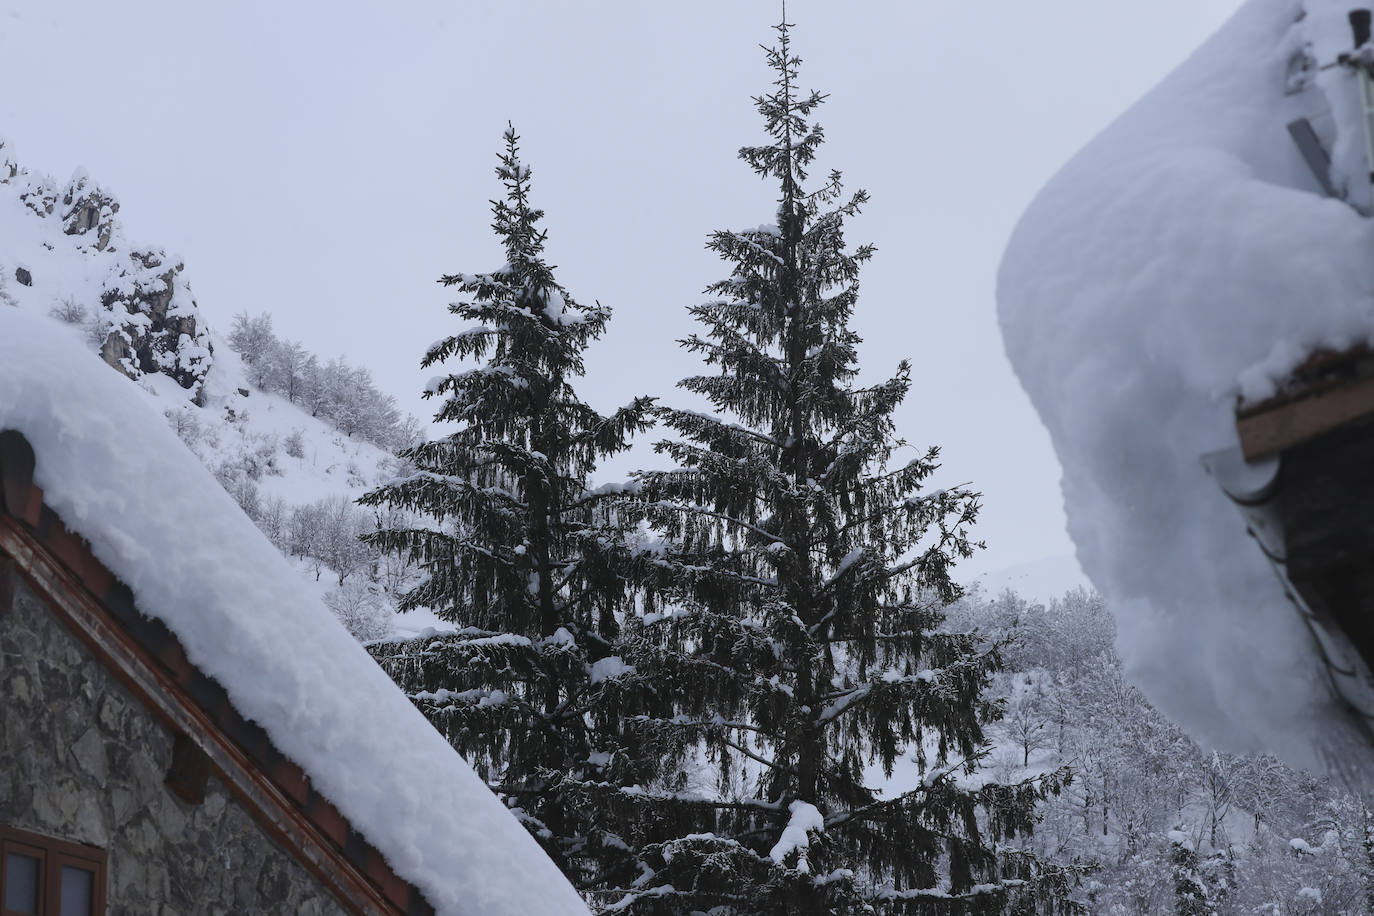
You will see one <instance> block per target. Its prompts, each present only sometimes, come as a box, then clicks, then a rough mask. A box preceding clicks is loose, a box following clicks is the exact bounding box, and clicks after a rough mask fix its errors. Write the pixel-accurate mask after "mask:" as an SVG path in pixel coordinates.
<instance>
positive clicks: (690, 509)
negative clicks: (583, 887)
mask: <svg viewBox="0 0 1374 916" xmlns="http://www.w3.org/2000/svg"><path fill="white" fill-rule="evenodd" d="M777 31H778V42H777V44H776V46H775V47H773V48H771V49H768V50H767V58H768V63H769V66H770V67H771V68H772V70H773V71H774V73H775V74H776V81H775V83H774V84H773V87H772V89H771V90H770V91H769V92H767V93H766V94H765V95H763V96H761V97H759V98H757V99H755V102H756V106H757V108H758V110H759V112H760V113H761V114H762V116H763V118H764V121H765V125H766V131H767V141H766V142H765V143H763V144H762V145H759V146H750V147H745V148H744V149H742V150H741V151H740V156H741V158H742V159H743V160H744V161H745V162H746V163H748V164H749V166H750V167H751V168H752V169H753V170H754V171H755V172H756V173H758V174H759V175H760V176H761V177H763V178H764V179H766V180H769V181H772V182H776V183H777V186H778V189H779V201H778V209H777V213H776V218H775V220H774V221H773V222H772V223H771V224H770V225H765V226H761V227H759V228H757V229H749V230H745V231H738V232H735V231H719V232H716V233H714V234H713V235H712V236H711V239H710V241H709V243H708V247H709V249H711V250H713V251H715V252H717V253H718V254H719V255H720V256H721V257H722V259H723V260H725V261H726V262H728V263H729V264H730V265H731V272H730V276H729V277H728V278H727V279H724V280H722V281H720V282H718V283H715V284H713V285H712V286H710V287H709V288H708V294H709V295H712V296H714V297H716V298H714V299H713V300H712V301H709V302H706V303H704V304H702V305H698V306H696V307H694V308H693V309H692V310H691V312H692V314H693V316H694V317H695V318H696V319H697V321H699V322H700V323H701V324H702V325H703V326H704V332H703V333H701V334H699V335H695V336H692V337H689V338H688V339H686V340H684V341H683V342H682V343H683V345H684V346H686V347H687V348H688V349H689V350H690V351H692V352H695V353H698V354H700V355H701V356H702V358H703V359H704V361H705V363H706V364H707V365H708V366H709V367H711V371H709V372H707V373H705V374H702V375H698V376H695V377H691V378H688V379H686V380H684V381H683V382H681V383H680V385H681V387H683V388H686V389H687V390H689V391H692V392H695V393H697V394H699V395H702V396H704V397H705V398H706V399H707V400H708V401H709V402H710V403H711V404H712V405H713V406H714V408H715V411H714V413H712V414H709V415H707V414H702V413H699V412H695V411H691V410H674V409H660V410H659V411H658V416H659V418H660V420H661V421H662V422H664V423H665V424H666V425H667V426H668V427H670V428H671V429H672V430H673V431H674V432H675V433H676V435H677V437H676V438H671V439H669V440H667V441H663V442H661V443H659V444H658V445H657V446H656V448H657V449H658V451H659V452H660V453H663V454H665V455H667V456H668V457H669V458H671V459H672V461H673V463H674V464H675V467H673V468H672V469H670V470H657V471H644V472H640V473H639V474H638V475H637V482H638V483H639V485H640V488H641V489H640V492H639V494H638V497H637V500H638V505H639V506H640V507H641V508H642V510H643V511H644V512H645V513H647V517H648V520H649V523H650V527H651V529H652V530H653V531H654V532H657V533H658V534H660V535H661V536H662V537H661V542H660V543H658V544H656V545H654V546H653V548H652V549H650V550H646V551H645V552H644V554H643V568H642V574H643V577H644V578H643V584H644V587H645V591H644V594H645V601H644V604H643V607H642V613H639V614H634V615H630V616H629V617H628V618H627V620H626V621H625V625H624V628H623V630H622V633H621V644H622V648H621V649H620V650H619V651H620V654H622V655H623V656H624V657H625V659H626V661H627V662H629V663H631V664H632V666H633V667H634V669H635V673H634V675H633V676H632V677H631V678H629V679H627V684H626V689H627V690H629V689H630V683H633V684H634V685H636V686H637V687H638V689H639V691H640V692H641V698H642V701H643V707H642V709H641V711H640V713H639V714H638V715H637V716H634V717H631V718H630V719H629V720H628V721H627V724H626V732H625V735H624V736H623V742H624V743H623V745H622V747H621V749H620V754H619V755H618V761H617V763H616V764H615V765H614V766H613V767H612V768H611V769H612V770H613V772H614V783H615V787H614V788H612V787H611V786H607V787H606V789H605V798H606V804H607V806H608V808H609V809H612V810H614V811H615V812H616V814H617V815H618V818H619V820H620V822H621V823H622V824H623V825H624V827H623V830H624V832H623V834H622V839H624V840H625V841H626V842H627V844H628V845H629V846H630V847H631V848H632V849H634V850H635V852H636V855H637V857H638V861H637V863H636V864H637V868H636V869H635V873H634V874H632V875H631V876H630V877H631V879H630V880H627V881H625V882H624V883H622V884H621V885H619V886H617V887H614V888H606V889H604V891H603V894H602V895H601V897H602V899H603V901H604V902H605V903H606V904H608V905H609V907H610V908H611V909H613V910H615V911H617V912H629V913H653V914H658V913H664V914H669V913H671V914H680V913H689V912H697V911H704V912H709V913H712V914H721V916H725V914H777V913H789V914H790V913H798V914H800V913H817V914H819V913H872V912H880V913H888V912H911V913H956V912H958V913H1002V912H1017V913H1024V912H1033V911H1035V910H1036V909H1037V908H1041V909H1044V910H1056V909H1061V908H1062V909H1069V908H1071V905H1070V904H1067V903H1065V902H1064V896H1065V891H1066V885H1067V877H1066V874H1065V872H1063V871H1062V870H1060V869H1058V868H1055V867H1053V866H1049V865H1046V864H1044V863H1042V862H1041V861H1039V860H1038V859H1036V858H1034V857H1032V856H1030V855H1026V854H1021V853H1017V852H1013V851H1011V850H1010V849H1008V848H1005V847H1003V846H1002V845H1001V844H1002V842H1003V841H1004V840H1007V839H1010V838H1013V837H1015V836H1017V835H1018V834H1021V833H1024V832H1026V831H1029V830H1031V828H1032V826H1033V824H1034V820H1035V810H1036V805H1037V803H1038V802H1039V801H1040V800H1042V799H1043V798H1044V797H1045V795H1046V794H1047V793H1051V792H1057V791H1058V790H1059V788H1060V787H1061V785H1062V784H1063V782H1064V780H1065V778H1066V774H1065V773H1064V772H1063V771H1054V772H1051V773H1049V774H1046V775H1042V776H1039V777H1034V778H1029V779H1025V780H1023V781H1020V782H1017V783H1014V784H1006V785H1004V784H997V783H995V782H990V781H989V782H979V781H978V780H976V779H974V775H975V771H976V769H977V765H978V762H979V760H980V759H981V758H982V757H983V755H984V754H985V752H986V750H987V747H988V741H987V738H986V736H985V734H984V726H985V725H986V724H987V723H988V722H989V721H990V720H992V719H993V718H995V716H996V713H997V704H995V703H993V702H991V701H989V700H988V699H987V698H986V697H985V694H984V691H985V688H986V686H987V685H988V683H989V680H990V678H991V677H992V675H993V674H994V672H996V671H997V670H998V668H999V665H1000V661H999V647H998V646H997V645H987V644H984V643H983V642H982V641H981V640H980V639H979V637H978V636H976V635H974V634H968V633H957V632H949V631H947V630H944V629H941V619H942V615H941V610H942V608H943V607H944V606H945V605H946V604H947V603H949V602H950V601H952V600H954V599H955V598H956V597H957V596H958V594H959V588H958V587H957V586H956V585H955V584H954V583H953V582H952V581H951V579H950V576H949V570H950V566H951V564H952V563H953V562H954V561H955V560H956V559H957V558H960V557H966V556H969V555H970V553H971V551H972V549H973V548H974V546H975V545H974V544H973V543H971V541H970V535H969V528H970V525H971V524H972V522H973V521H974V518H975V516H976V515H977V511H978V495H977V494H976V493H974V492H972V491H970V490H968V489H966V488H963V487H958V488H953V489H948V490H935V491H931V492H924V490H923V487H924V486H925V485H926V484H927V482H928V479H929V478H930V477H931V475H932V474H933V473H934V472H935V470H936V468H937V459H938V450H937V449H934V448H932V449H930V450H929V451H926V452H925V453H923V454H919V453H918V457H916V458H914V459H913V460H909V461H903V462H901V463H897V462H896V461H894V458H895V456H896V454H897V453H898V451H899V449H902V448H904V447H905V444H904V443H903V442H902V441H901V440H900V439H898V438H897V437H896V434H895V428H894V424H893V420H892V414H893V411H894V410H895V409H896V408H897V406H898V405H899V404H900V403H901V402H902V401H903V399H904V398H905V397H906V396H907V394H908V392H909V391H910V389H911V386H912V381H911V370H910V366H909V365H908V364H907V363H905V362H904V363H902V364H901V365H900V366H899V367H898V369H897V372H896V374H895V375H894V376H893V377H892V378H890V379H888V380H887V381H883V382H881V383H879V384H876V385H873V386H871V387H861V386H859V385H857V383H856V375H857V371H858V366H857V355H858V354H857V347H858V345H859V343H860V339H859V337H858V336H857V335H856V334H855V333H854V332H853V331H852V330H851V329H850V327H849V322H850V318H851V313H852V311H853V309H854V307H855V305H856V302H857V297H858V289H859V271H860V267H861V265H862V264H863V263H864V262H865V261H867V260H868V259H869V257H870V256H871V254H872V253H873V248H872V247H870V246H866V245H865V246H860V247H858V248H854V249H852V250H851V249H849V248H847V247H846V244H845V238H844V229H845V222H846V219H847V218H849V217H851V216H854V215H855V214H856V213H858V212H859V209H860V207H861V205H862V204H863V203H864V202H865V201H866V199H867V198H866V195H865V194H864V193H863V192H859V193H857V194H854V195H852V196H846V195H845V193H844V191H843V189H842V186H841V181H840V175H839V173H837V172H831V173H830V174H829V176H828V177H827V178H826V179H825V180H824V181H821V182H819V183H818V184H816V185H814V186H808V171H809V170H810V168H811V166H812V163H813V160H814V159H815V157H816V154H817V151H818V148H819V147H820V146H821V143H822V139H823V133H822V130H821V128H820V126H819V125H817V124H815V123H813V122H812V121H811V116H812V114H813V112H814V111H815V109H816V108H817V106H819V105H820V104H821V103H822V101H823V99H824V96H822V95H821V94H820V93H816V92H809V93H804V92H801V91H799V90H798V88H797V75H798V65H799V63H800V61H799V59H798V58H797V57H796V56H795V55H794V54H793V51H792V49H791V47H790V41H789V26H788V24H787V23H786V22H785V21H784V22H783V23H782V24H780V25H779V26H778V27H777ZM934 396H944V395H940V394H936V395H934ZM908 754H912V755H914V757H915V761H916V765H918V766H919V770H920V773H921V778H920V780H919V784H918V787H916V788H914V789H912V790H911V791H907V792H904V793H901V794H897V795H894V796H888V797H884V795H883V794H882V793H881V792H880V791H879V790H878V788H876V787H875V785H874V781H875V779H876V778H877V771H875V769H872V768H871V767H872V766H873V765H874V764H876V765H877V770H880V771H881V772H882V773H885V774H886V775H888V776H891V775H892V773H893V771H894V768H895V767H896V766H897V765H898V764H899V762H900V763H901V765H902V766H903V767H905V766H908V765H910V764H909V761H908V759H907V756H906V755H908ZM703 770H708V771H710V772H712V773H714V774H715V775H714V777H713V778H712V779H710V780H709V782H708V783H706V784H704V785H703V782H702V780H701V772H702V771H703ZM694 780H695V783H694Z"/></svg>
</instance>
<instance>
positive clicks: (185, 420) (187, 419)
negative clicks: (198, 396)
mask: <svg viewBox="0 0 1374 916" xmlns="http://www.w3.org/2000/svg"><path fill="white" fill-rule="evenodd" d="M162 414H163V416H165V417H166V418H167V423H168V425H169V426H171V427H172V431H173V432H175V433H176V434H177V437H178V438H179V439H181V441H182V442H185V443H186V444H187V445H188V446H191V447H194V446H195V445H196V443H197V442H199V441H200V437H201V436H202V435H203V434H204V432H205V427H203V426H202V425H201V423H200V420H199V419H198V418H197V417H196V415H195V409H194V408H192V407H185V406H183V407H170V408H168V409H167V410H164V411H163V412H162Z"/></svg>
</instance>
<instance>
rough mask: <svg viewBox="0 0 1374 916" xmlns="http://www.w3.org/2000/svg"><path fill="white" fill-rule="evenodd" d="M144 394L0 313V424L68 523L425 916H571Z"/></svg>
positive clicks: (429, 732)
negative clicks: (33, 462) (14, 434)
mask: <svg viewBox="0 0 1374 916" xmlns="http://www.w3.org/2000/svg"><path fill="white" fill-rule="evenodd" d="M156 403H157V401H156V399H155V398H154V396H153V395H152V394H150V393H147V392H140V390H139V389H138V388H137V387H136V386H133V385H130V384H129V383H128V382H127V381H125V380H124V379H122V378H120V377H119V375H117V374H116V373H114V372H111V371H110V370H109V369H108V368H107V367H105V366H103V365H102V364H101V363H100V362H99V361H98V360H97V359H96V358H95V357H93V356H92V355H91V354H90V353H89V351H88V350H87V349H86V348H84V347H83V346H82V345H81V342H80V341H78V340H73V339H72V338H71V335H69V334H67V333H64V329H63V328H62V326H61V325H59V324H57V323H55V322H53V321H52V320H50V319H48V318H47V317H45V316H41V315H34V314H31V313H28V312H26V311H24V310H21V309H14V308H5V307H0V429H17V430H19V431H20V432H22V433H23V434H24V435H25V436H26V437H27V438H28V440H29V442H30V443H31V444H32V445H33V448H34V452H35V455H36V458H37V469H36V474H35V482H36V483H37V484H38V485H39V486H41V487H42V488H43V491H44V499H45V501H46V502H47V503H48V504H49V505H51V506H52V507H53V509H54V510H55V511H56V512H57V514H58V515H59V516H60V517H61V518H62V520H63V521H64V522H65V523H66V524H67V526H68V527H70V528H71V529H73V530H74V531H76V532H77V533H79V534H81V535H82V536H84V537H85V538H87V539H88V540H89V541H90V543H91V548H92V552H93V553H94V554H95V556H96V557H97V558H98V559H100V561H101V562H102V563H104V564H105V565H106V566H107V567H109V569H110V570H111V571H113V572H114V573H115V574H116V575H117V576H119V578H120V579H122V580H123V581H124V582H125V583H126V584H128V585H129V587H130V588H131V589H132V590H133V593H134V597H135V601H136V603H137V605H138V607H139V609H140V610H141V611H143V612H144V613H146V614H149V615H151V616H153V617H156V618H157V619H159V620H161V621H162V622H163V623H164V624H166V625H167V627H168V628H169V629H170V630H171V631H172V632H173V633H175V634H176V636H177V638H178V639H179V640H180V641H181V643H182V645H183V646H184V647H185V649H186V653H187V655H188V657H189V658H190V660H191V661H192V662H193V663H194V664H195V665H197V666H198V667H199V668H200V669H201V670H203V671H205V672H206V673H207V674H209V675H211V676H212V677H214V678H215V679H216V680H218V681H219V682H220V683H221V684H223V685H224V687H225V689H226V691H227V692H228V694H229V697H230V700H231V701H232V702H233V704H234V706H235V707H236V708H237V709H238V710H239V711H240V712H241V713H243V714H244V715H245V716H246V717H248V718H249V719H251V720H253V721H254V722H257V723H258V724H259V725H261V726H262V727H263V728H264V729H265V730H266V731H267V733H268V735H269V736H270V737H271V739H272V741H273V743H274V744H276V746H277V747H278V748H279V749H280V750H281V751H282V752H283V753H284V754H286V755H287V756H288V757H290V758H291V759H292V760H294V761H295V762H296V763H298V764H299V765H300V766H301V767H302V768H303V769H304V770H305V771H306V772H308V773H309V774H310V776H311V780H312V782H313V784H314V785H315V786H317V787H318V788H319V789H320V791H321V792H323V793H324V794H325V795H326V796H327V797H328V798H330V799H331V800H332V801H333V802H334V803H335V804H336V805H337V806H338V808H339V810H340V811H341V812H343V814H344V815H345V816H346V817H347V818H348V819H349V820H350V822H351V823H352V824H353V825H354V826H355V827H356V828H357V829H359V830H360V831H361V832H362V833H363V834H364V835H365V836H366V837H367V838H368V840H370V841H371V842H372V843H373V844H374V845H375V846H376V847H377V848H378V849H379V850H381V852H382V853H383V855H385V856H386V858H387V860H388V862H389V863H390V864H391V866H392V868H393V869H394V870H395V871H396V873H397V874H398V875H400V876H402V877H403V878H406V879H407V880H409V881H411V882H412V883H414V884H415V885H416V886H417V887H419V888H420V889H421V890H422V891H423V892H424V893H425V895H426V897H427V898H428V899H429V900H430V901H431V902H432V903H433V904H434V905H435V907H436V909H437V910H438V912H439V913H440V914H474V916H475V914H502V913H505V914H511V916H516V914H520V916H538V914H548V916H555V914H573V913H585V912H586V910H585V907H584V906H583V904H582V902H581V900H580V898H579V897H578V895H577V893H576V892H575V891H574V890H573V889H572V887H571V886H570V885H569V884H568V883H567V881H566V880H564V878H563V877H562V875H560V874H559V872H558V870H557V869H556V868H555V867H554V865H553V863H552V862H550V861H549V860H548V858H547V857H546V856H545V855H544V853H543V852H542V850H540V848H539V846H538V845H537V844H536V843H535V841H534V840H533V839H532V838H531V837H530V835H529V834H528V833H527V832H526V830H525V829H524V828H523V827H522V826H521V825H520V824H519V823H518V822H517V821H516V820H515V818H514V817H513V816H512V815H511V814H510V812H509V811H507V810H506V809H505V807H504V806H503V805H502V804H501V803H500V802H499V801H498V800H497V798H496V797H495V796H494V795H493V794H492V793H491V792H490V791H489V790H488V789H487V787H486V785H485V784H483V782H482V781H481V780H480V779H479V778H478V777H477V775H476V774H475V773H473V771H472V770H471V769H470V768H469V767H468V766H467V764H466V763H464V762H463V760H462V759H461V758H460V757H459V756H458V754H457V753H456V752H455V751H454V750H453V748H452V747H450V746H449V744H448V742H447V741H446V740H445V739H444V738H443V736H441V735H440V734H439V733H438V732H437V731H435V730H434V728H433V727H432V726H430V724H429V723H428V722H427V721H426V720H425V718H424V717H423V716H422V715H421V714H420V713H419V712H418V711H417V710H416V709H415V707H414V706H413V705H412V704H411V703H410V701H409V700H407V699H406V697H405V696H404V695H403V694H402V693H401V692H400V691H399V690H398V689H397V688H396V687H395V685H394V684H392V682H391V681H390V679H389V678H388V677H387V676H386V674H385V673H384V672H383V671H382V670H381V668H379V667H378V666H377V665H376V664H375V662H373V660H372V659H371V658H370V657H369V656H368V654H367V653H366V651H365V650H364V649H363V648H362V647H361V646H360V645H359V644H358V643H357V642H356V641H355V640H354V639H353V638H352V637H351V636H350V635H349V634H348V632H347V631H346V630H345V629H344V628H343V626H342V625H341V624H339V623H338V621H336V620H335V619H334V618H333V616H332V615H331V614H330V612H329V611H328V610H327V609H326V608H325V607H324V606H323V604H322V603H321V602H320V600H319V597H318V596H317V595H316V594H315V593H313V592H312V591H311V590H310V589H309V587H308V586H307V584H306V583H305V582H303V581H302V579H301V577H300V576H299V575H298V573H297V572H296V570H294V569H292V567H291V566H290V565H289V564H288V563H287V561H286V560H285V559H284V558H283V557H282V555H281V554H280V553H279V552H278V551H277V550H276V549H275V548H274V547H273V546H272V545H271V544H270V543H269V542H268V541H267V539H266V538H265V537H264V536H263V535H262V534H261V533H260V532H259V531H258V530H257V529H256V528H255V527H254V525H253V523H252V522H251V521H250V520H249V519H248V518H247V517H246V516H245V515H244V514H243V512H242V511H240V509H239V507H238V505H236V504H235V503H234V501H233V499H232V498H231V497H230V496H229V495H228V494H227V493H226V492H225V491H224V490H223V489H222V488H221V487H220V485H219V484H218V483H217V482H216V480H215V479H214V477H212V476H211V474H210V473H209V472H208V471H207V470H206V469H205V468H204V467H203V466H202V465H201V464H200V463H199V462H198V461H197V460H196V458H195V457H194V456H193V455H192V454H191V453H190V452H188V451H187V449H186V448H185V447H183V445H182V443H181V442H180V441H179V440H178V438H177V436H176V434H175V433H174V432H173V431H172V430H171V429H169V428H168V426H167V424H166V422H165V420H164V418H163V417H162V416H161V415H160V413H159V411H158V410H157V409H156V407H155V405H156Z"/></svg>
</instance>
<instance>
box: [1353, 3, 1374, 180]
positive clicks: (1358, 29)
mask: <svg viewBox="0 0 1374 916" xmlns="http://www.w3.org/2000/svg"><path fill="white" fill-rule="evenodd" d="M1371 18H1374V17H1371V14H1370V11H1369V10H1367V9H1357V10H1351V11H1350V31H1351V34H1352V36H1353V37H1354V39H1355V59H1354V61H1353V63H1354V64H1355V78H1356V79H1358V80H1359V81H1360V108H1361V109H1362V115H1363V117H1364V156H1365V166H1366V167H1367V168H1368V170H1369V180H1370V183H1371V184H1374V79H1371V78H1370V72H1369V71H1370V67H1371V66H1374V62H1371V61H1369V60H1366V59H1365V54H1366V53H1367V51H1363V50H1362V49H1364V48H1365V46H1366V45H1368V44H1369V39H1370V22H1371Z"/></svg>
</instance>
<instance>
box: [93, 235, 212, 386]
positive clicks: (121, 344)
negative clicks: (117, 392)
mask: <svg viewBox="0 0 1374 916" xmlns="http://www.w3.org/2000/svg"><path fill="white" fill-rule="evenodd" d="M127 263H128V265H129V269H127V270H120V271H118V272H115V273H112V274H111V276H109V277H107V278H106V282H105V284H104V286H103V288H102V290H101V294H100V307H101V311H100V314H99V315H98V317H97V320H98V321H100V322H103V323H104V326H103V330H104V342H103V343H102V344H101V345H100V356H101V358H102V359H104V360H105V362H107V363H109V364H110V365H111V366H114V367H115V368H116V369H118V370H119V371H121V372H123V373H124V374H125V375H127V376H129V377H130V378H134V379H136V378H140V377H141V376H143V375H145V374H149V373H161V374H163V375H167V376H170V377H171V378H172V379H174V380H176V383H177V384H178V385H180V386H181V387H183V388H187V389H191V390H194V391H195V392H196V394H197V396H199V394H200V389H201V387H202V384H203V382H204V379H205V373H206V372H208V371H209V369H210V363H211V360H212V357H213V350H212V348H211V346H210V335H209V333H208V332H207V331H206V330H205V328H204V327H203V326H202V325H201V323H200V321H199V320H198V318H199V309H197V307H196V302H195V300H194V299H193V298H191V288H190V285H189V284H188V283H187V282H186V279H185V277H183V276H182V269H183V266H184V265H182V264H180V263H175V264H168V263H167V262H166V255H165V254H164V253H163V252H161V251H156V250H154V251H133V252H130V253H129V257H128V262H127Z"/></svg>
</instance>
